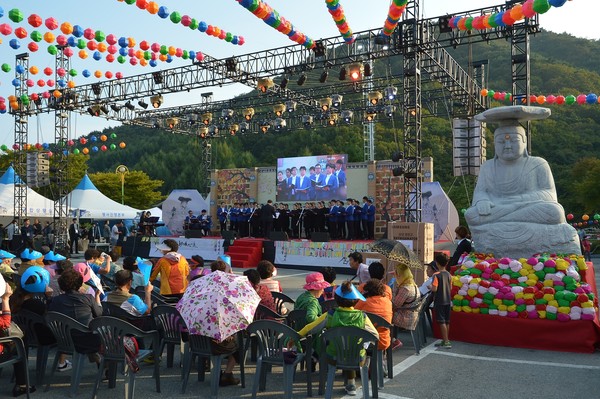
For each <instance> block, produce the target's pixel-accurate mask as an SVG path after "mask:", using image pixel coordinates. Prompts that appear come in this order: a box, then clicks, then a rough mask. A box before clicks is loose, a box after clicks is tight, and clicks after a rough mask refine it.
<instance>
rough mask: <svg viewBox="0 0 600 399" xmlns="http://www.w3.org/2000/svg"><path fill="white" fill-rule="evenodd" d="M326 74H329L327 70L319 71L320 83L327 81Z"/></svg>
mask: <svg viewBox="0 0 600 399" xmlns="http://www.w3.org/2000/svg"><path fill="white" fill-rule="evenodd" d="M328 76H329V72H327V71H323V72H322V73H321V76H319V82H321V83H325V82H327V77H328Z"/></svg>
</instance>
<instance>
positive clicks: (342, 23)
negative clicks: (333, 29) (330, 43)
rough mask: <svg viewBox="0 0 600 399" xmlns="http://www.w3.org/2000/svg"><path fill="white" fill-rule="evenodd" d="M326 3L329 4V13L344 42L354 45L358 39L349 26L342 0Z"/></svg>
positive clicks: (327, 1) (332, 0) (331, 0)
mask: <svg viewBox="0 0 600 399" xmlns="http://www.w3.org/2000/svg"><path fill="white" fill-rule="evenodd" d="M325 3H326V4H327V10H328V11H329V14H331V17H332V18H333V21H334V22H335V25H336V26H337V28H338V30H339V31H340V34H341V35H342V37H343V38H344V41H345V42H346V43H347V44H352V43H354V40H356V37H355V36H354V33H353V32H352V29H350V26H348V21H346V14H345V13H344V8H343V7H342V5H341V4H340V0H325Z"/></svg>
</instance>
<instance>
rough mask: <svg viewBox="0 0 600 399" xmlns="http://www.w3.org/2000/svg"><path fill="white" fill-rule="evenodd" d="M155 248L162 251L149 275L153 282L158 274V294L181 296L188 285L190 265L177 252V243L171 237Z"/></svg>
mask: <svg viewBox="0 0 600 399" xmlns="http://www.w3.org/2000/svg"><path fill="white" fill-rule="evenodd" d="M156 248H157V249H158V250H159V251H161V252H162V253H163V256H162V258H160V259H159V260H158V262H156V265H154V268H153V269H152V274H151V275H150V282H154V280H156V279H157V277H158V276H159V275H160V294H161V295H163V296H167V297H176V298H181V296H182V295H183V293H184V292H185V289H186V288H187V285H188V278H187V277H188V274H190V266H189V264H188V262H187V260H186V259H185V257H184V256H183V255H181V254H180V253H178V252H177V251H178V250H179V244H177V241H175V240H172V239H170V238H169V239H166V240H164V241H163V242H162V244H158V245H157V246H156Z"/></svg>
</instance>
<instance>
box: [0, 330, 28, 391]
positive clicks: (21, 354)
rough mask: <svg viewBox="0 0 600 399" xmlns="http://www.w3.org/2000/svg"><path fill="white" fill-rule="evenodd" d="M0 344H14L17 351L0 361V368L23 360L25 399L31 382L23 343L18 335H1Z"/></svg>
mask: <svg viewBox="0 0 600 399" xmlns="http://www.w3.org/2000/svg"><path fill="white" fill-rule="evenodd" d="M0 345H2V346H4V347H5V346H7V345H14V347H15V349H16V351H17V353H16V354H15V355H14V356H12V357H10V358H8V359H6V360H3V361H0V370H1V369H2V368H3V367H5V366H9V365H11V364H16V363H21V362H25V383H26V384H27V387H28V388H27V399H29V387H30V386H31V384H30V383H29V366H28V365H27V351H26V350H25V344H24V343H23V341H22V340H21V338H19V337H2V338H0Z"/></svg>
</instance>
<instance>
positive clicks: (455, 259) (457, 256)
mask: <svg viewBox="0 0 600 399" xmlns="http://www.w3.org/2000/svg"><path fill="white" fill-rule="evenodd" d="M454 232H455V233H456V239H457V240H459V241H458V244H457V247H456V251H454V254H453V255H452V258H451V259H450V261H449V262H448V269H449V268H450V267H452V266H460V265H459V263H462V262H461V258H462V256H463V254H465V253H466V254H469V253H471V251H473V246H472V245H471V240H470V239H469V238H471V233H470V232H469V229H468V228H466V227H465V226H458V227H457V228H456V229H454Z"/></svg>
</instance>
